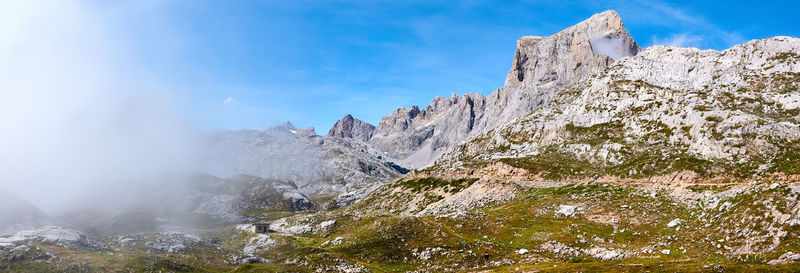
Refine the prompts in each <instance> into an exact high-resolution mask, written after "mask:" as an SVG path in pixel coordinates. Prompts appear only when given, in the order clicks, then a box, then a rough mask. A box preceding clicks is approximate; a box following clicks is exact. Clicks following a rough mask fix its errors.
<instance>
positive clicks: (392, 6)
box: [91, 0, 800, 134]
mask: <svg viewBox="0 0 800 273" xmlns="http://www.w3.org/2000/svg"><path fill="white" fill-rule="evenodd" d="M108 2H110V1H94V2H91V3H92V5H93V7H92V8H93V10H95V11H97V12H101V13H106V14H111V15H113V16H110V17H109V18H107V19H108V22H107V23H108V24H110V25H111V26H112V27H113V28H114V29H115V31H118V32H120V33H122V35H124V36H125V37H127V39H128V42H129V45H128V49H127V50H129V51H130V52H129V54H130V55H131V56H135V57H136V59H137V62H140V63H141V64H143V65H144V66H145V67H147V68H148V70H149V71H150V73H152V74H153V75H156V76H158V77H160V78H165V79H169V82H170V86H171V88H174V89H179V90H180V92H183V94H185V95H186V97H188V98H189V100H190V101H188V102H186V105H188V107H189V108H190V109H191V113H193V114H192V115H194V117H193V118H195V119H196V120H197V121H199V122H200V123H201V126H203V127H206V128H224V129H239V128H253V129H261V128H266V127H269V126H272V125H274V124H277V123H279V122H282V121H285V120H289V121H291V122H293V123H294V124H295V125H297V126H313V127H315V128H316V130H317V133H319V134H324V133H327V130H328V129H329V128H330V126H331V125H332V124H333V123H334V122H335V121H336V120H337V119H339V118H341V117H342V116H344V115H345V114H348V113H349V114H353V115H354V116H355V117H357V118H360V119H363V120H365V121H367V122H370V123H373V124H377V123H378V122H379V121H380V118H381V117H382V116H383V115H385V114H387V113H389V112H391V111H392V110H394V109H396V108H397V107H401V106H410V105H419V106H421V107H422V106H424V105H426V104H427V103H428V102H430V100H431V99H432V98H433V97H435V96H437V95H442V96H449V94H452V93H457V94H464V93H469V92H478V93H482V94H488V93H490V92H492V91H493V90H494V89H496V88H499V87H501V86H502V84H503V81H504V79H505V74H506V72H507V71H508V69H509V67H510V65H511V60H512V57H513V54H514V48H515V41H516V40H517V38H519V37H521V36H525V35H540V36H545V35H551V34H553V33H555V32H557V31H559V30H561V29H564V28H566V27H569V26H571V25H573V24H576V23H578V22H580V21H582V20H584V19H586V18H588V17H589V16H591V15H592V14H594V13H598V12H602V11H604V10H608V9H614V10H616V11H617V12H619V14H620V16H621V17H622V19H623V21H624V23H625V26H626V27H627V29H628V30H629V31H630V33H631V34H632V35H633V37H634V39H635V40H636V41H637V42H638V43H639V44H640V45H642V46H643V47H647V46H650V45H653V44H671V45H679V46H693V47H699V48H702V49H725V48H728V47H730V46H732V45H734V44H737V43H742V42H746V41H748V40H751V39H761V38H767V37H771V36H776V35H789V36H800V27H798V26H799V25H800V24H798V22H797V18H798V15H800V6H799V4H797V1H760V2H753V1H719V2H712V1H650V0H643V1H610V2H604V3H599V1H575V2H573V1H479V0H476V1H460V2H459V1H305V0H291V1H284V0H280V1H204V0H192V1H189V0H187V1H166V2H162V1H134V2H133V3H127V4H116V3H108ZM567 2H569V3H567ZM142 3H144V6H142ZM119 14H121V15H119ZM118 15H119V16H118ZM111 17H113V18H111Z"/></svg>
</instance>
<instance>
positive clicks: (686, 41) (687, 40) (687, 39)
mask: <svg viewBox="0 0 800 273" xmlns="http://www.w3.org/2000/svg"><path fill="white" fill-rule="evenodd" d="M702 41H703V38H702V37H700V36H695V35H690V34H686V33H679V34H673V35H672V36H670V37H667V38H663V39H661V38H659V37H658V36H655V35H653V37H652V43H653V44H654V45H668V46H677V47H699V46H700V43H701V42H702Z"/></svg>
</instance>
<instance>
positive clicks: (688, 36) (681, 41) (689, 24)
mask: <svg viewBox="0 0 800 273" xmlns="http://www.w3.org/2000/svg"><path fill="white" fill-rule="evenodd" d="M638 4H641V5H642V7H639V8H640V9H644V10H649V11H650V12H640V13H642V14H648V16H649V17H648V18H649V19H648V20H650V21H651V22H653V23H657V24H663V23H664V22H669V23H670V24H677V25H678V26H680V28H681V29H692V30H693V31H692V32H691V33H680V34H673V35H672V36H670V37H667V38H663V39H662V38H658V37H655V36H653V37H652V43H653V44H665V45H673V46H691V47H698V48H699V47H701V46H704V47H711V48H717V49H726V48H728V47H731V46H733V45H736V44H740V43H742V42H744V39H743V38H742V36H741V34H739V33H738V32H736V31H728V30H725V29H722V28H720V27H719V26H717V25H715V24H714V23H712V22H709V21H708V20H707V19H706V18H705V17H703V16H701V15H697V14H693V13H692V12H691V11H689V10H686V9H681V8H678V7H675V6H672V5H669V4H667V3H664V2H662V1H658V0H640V1H639V2H638ZM654 15H659V16H654ZM665 17H666V18H665Z"/></svg>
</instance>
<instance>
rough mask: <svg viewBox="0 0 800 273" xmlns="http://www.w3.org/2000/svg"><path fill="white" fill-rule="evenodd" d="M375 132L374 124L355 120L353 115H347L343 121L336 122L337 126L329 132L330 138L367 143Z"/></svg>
mask: <svg viewBox="0 0 800 273" xmlns="http://www.w3.org/2000/svg"><path fill="white" fill-rule="evenodd" d="M374 131H375V126H373V125H372V124H369V123H366V122H364V121H362V120H360V119H356V118H353V116H352V115H350V114H347V115H345V116H344V117H343V118H342V119H340V120H338V121H336V124H334V125H333V127H331V130H330V131H328V136H330V137H339V138H354V139H359V140H362V141H367V140H369V138H371V137H372V133H373V132H374Z"/></svg>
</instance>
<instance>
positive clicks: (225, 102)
mask: <svg viewBox="0 0 800 273" xmlns="http://www.w3.org/2000/svg"><path fill="white" fill-rule="evenodd" d="M234 103H236V100H235V99H233V98H232V97H230V96H228V97H227V98H225V100H224V101H222V105H232V104H234Z"/></svg>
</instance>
